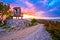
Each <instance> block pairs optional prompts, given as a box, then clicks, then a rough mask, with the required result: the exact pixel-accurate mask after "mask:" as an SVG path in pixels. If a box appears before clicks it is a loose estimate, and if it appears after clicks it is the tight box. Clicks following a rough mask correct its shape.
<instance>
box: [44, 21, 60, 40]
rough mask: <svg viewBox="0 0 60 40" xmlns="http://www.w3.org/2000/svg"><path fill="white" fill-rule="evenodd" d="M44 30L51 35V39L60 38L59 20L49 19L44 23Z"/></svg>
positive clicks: (59, 39) (57, 39)
mask: <svg viewBox="0 0 60 40" xmlns="http://www.w3.org/2000/svg"><path fill="white" fill-rule="evenodd" d="M45 26H46V30H47V31H48V32H49V33H50V34H51V35H52V40H60V22H53V21H49V22H46V23H45Z"/></svg>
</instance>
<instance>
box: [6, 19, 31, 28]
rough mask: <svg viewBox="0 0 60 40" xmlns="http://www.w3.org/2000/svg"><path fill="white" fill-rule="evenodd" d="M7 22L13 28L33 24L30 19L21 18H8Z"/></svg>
mask: <svg viewBox="0 0 60 40" xmlns="http://www.w3.org/2000/svg"><path fill="white" fill-rule="evenodd" d="M6 23H7V24H8V25H9V26H10V27H12V28H23V27H26V26H28V24H31V22H30V21H28V20H21V19H20V20H19V19H8V20H7V21H6Z"/></svg>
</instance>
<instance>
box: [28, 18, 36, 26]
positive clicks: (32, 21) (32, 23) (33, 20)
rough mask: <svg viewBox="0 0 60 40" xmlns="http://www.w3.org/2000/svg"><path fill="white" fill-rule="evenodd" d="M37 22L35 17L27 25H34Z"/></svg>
mask: <svg viewBox="0 0 60 40" xmlns="http://www.w3.org/2000/svg"><path fill="white" fill-rule="evenodd" d="M36 24H37V20H36V19H32V20H31V24H29V26H34V25H36Z"/></svg>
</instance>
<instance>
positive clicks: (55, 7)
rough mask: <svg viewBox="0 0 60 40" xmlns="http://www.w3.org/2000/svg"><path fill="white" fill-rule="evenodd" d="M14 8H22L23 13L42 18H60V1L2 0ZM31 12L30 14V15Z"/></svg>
mask: <svg viewBox="0 0 60 40" xmlns="http://www.w3.org/2000/svg"><path fill="white" fill-rule="evenodd" d="M0 1H1V2H4V3H7V4H10V5H11V9H12V8H13V7H16V6H17V7H21V10H22V12H24V13H27V14H31V15H38V16H40V17H42V16H43V17H60V0H0ZM28 12H29V13H28Z"/></svg>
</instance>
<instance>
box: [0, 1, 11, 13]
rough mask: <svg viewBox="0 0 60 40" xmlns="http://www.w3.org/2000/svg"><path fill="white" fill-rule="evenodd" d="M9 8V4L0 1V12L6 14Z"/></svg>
mask: <svg viewBox="0 0 60 40" xmlns="http://www.w3.org/2000/svg"><path fill="white" fill-rule="evenodd" d="M9 9H10V5H9V4H4V3H3V2H0V12H1V13H2V14H6V13H7V11H8V10H9Z"/></svg>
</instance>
